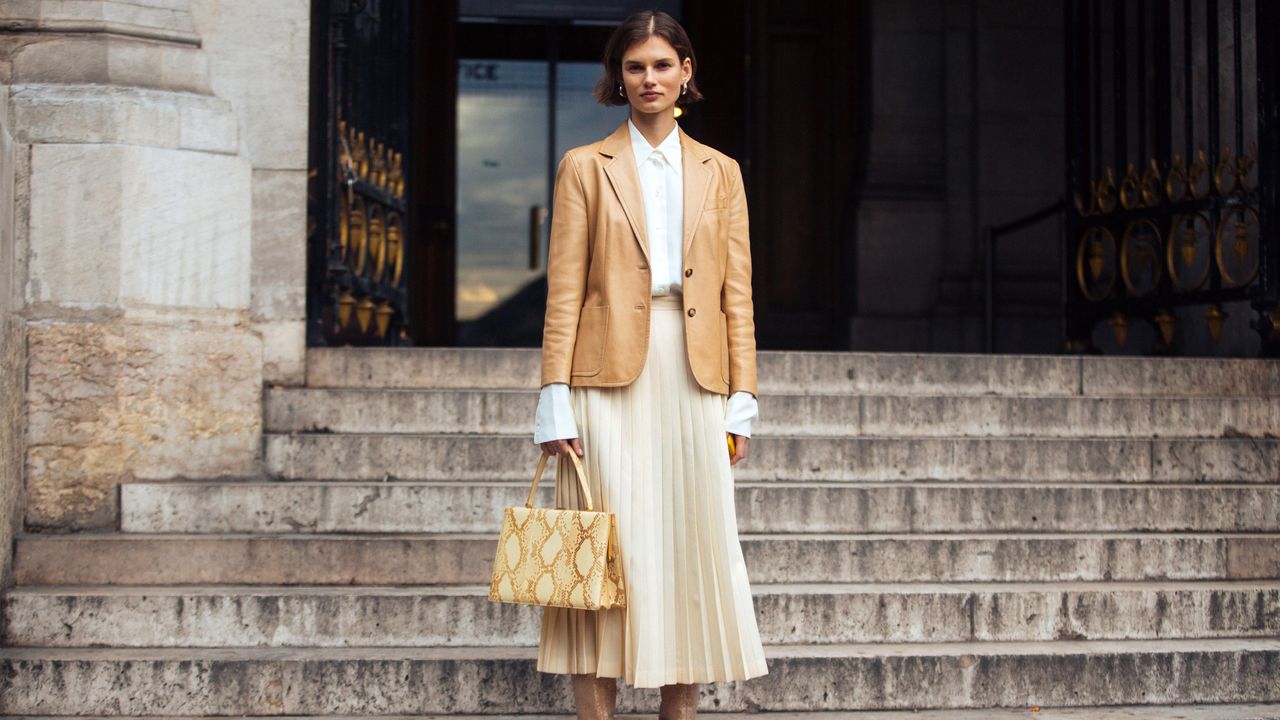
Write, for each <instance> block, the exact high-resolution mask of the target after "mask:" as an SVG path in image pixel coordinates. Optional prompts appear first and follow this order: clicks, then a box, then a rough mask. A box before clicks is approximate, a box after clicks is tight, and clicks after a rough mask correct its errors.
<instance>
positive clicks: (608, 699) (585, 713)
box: [573, 673, 618, 720]
mask: <svg viewBox="0 0 1280 720" xmlns="http://www.w3.org/2000/svg"><path fill="white" fill-rule="evenodd" d="M617 701H618V679H617V678H611V677H596V676H595V674H594V673H583V674H578V673H574V675H573V702H574V705H575V706H576V709H577V711H578V720H613V712H614V708H615V706H616V705H617Z"/></svg>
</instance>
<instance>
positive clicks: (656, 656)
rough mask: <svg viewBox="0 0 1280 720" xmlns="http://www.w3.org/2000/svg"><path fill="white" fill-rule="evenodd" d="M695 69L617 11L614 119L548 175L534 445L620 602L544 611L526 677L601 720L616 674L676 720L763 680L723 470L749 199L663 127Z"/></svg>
mask: <svg viewBox="0 0 1280 720" xmlns="http://www.w3.org/2000/svg"><path fill="white" fill-rule="evenodd" d="M695 67H696V66H695V61H694V54H693V49H692V47H691V46H690V43H689V39H688V36H687V35H686V34H685V31H684V29H683V28H682V27H680V25H679V23H677V22H676V21H675V20H674V19H672V18H671V17H670V16H669V15H667V14H665V13H662V12H657V11H645V12H640V13H637V14H635V15H633V16H631V17H629V18H627V20H625V21H624V22H623V23H622V24H621V25H619V26H618V28H617V29H616V30H615V31H614V33H613V35H612V37H611V38H610V40H609V42H608V44H607V46H606V48H605V53H604V77H603V78H602V79H601V81H600V83H599V85H598V86H597V87H596V91H595V95H596V97H597V99H599V100H600V101H601V102H602V103H604V104H606V105H630V107H631V113H630V117H629V118H628V120H627V121H626V122H625V123H623V124H622V125H620V126H619V127H618V128H617V129H616V130H615V131H614V132H613V133H612V134H610V135H609V136H608V137H606V138H605V139H603V140H601V141H599V142H595V143H592V144H590V145H584V146H581V147H577V148H574V149H572V150H570V151H569V152H568V153H566V154H565V156H564V157H563V158H562V159H561V160H560V166H559V169H558V171H557V173H556V185H555V197H554V202H553V212H552V224H551V242H550V253H549V260H548V266H547V311H546V321H545V327H544V330H543V341H542V392H541V395H540V397H539V402H538V409H537V415H536V419H535V431H534V441H535V442H536V443H538V444H540V445H541V446H542V450H543V452H544V453H560V454H563V453H568V452H574V453H577V454H578V455H579V456H581V457H582V458H583V462H584V466H585V469H586V471H587V479H588V485H589V487H590V489H591V493H592V495H593V497H595V498H598V500H597V506H598V507H597V508H596V509H598V510H605V511H608V512H612V513H615V514H616V515H617V518H618V533H619V554H620V556H621V560H622V568H623V577H624V582H625V584H626V593H627V607H626V608H619V609H612V610H601V611H586V610H572V609H567V608H546V609H545V610H544V613H543V623H542V633H541V638H540V641H539V651H538V664H537V667H538V670H540V671H543V672H553V673H572V674H573V687H574V696H575V699H576V702H577V706H578V716H579V717H611V716H612V714H613V706H614V699H615V697H616V692H617V682H616V678H618V677H622V678H625V680H626V681H627V682H628V683H630V684H632V685H633V686H636V687H661V688H662V690H661V696H662V706H661V709H660V711H659V717H662V718H677V717H680V718H684V717H693V716H694V714H695V708H696V705H697V701H698V684H699V683H706V682H718V681H729V680H745V679H748V678H751V677H756V676H758V675H763V674H765V673H766V672H768V669H767V668H766V665H765V659H764V649H763V647H762V646H761V643H760V636H759V631H758V629H757V626H756V619H755V613H754V609H753V607H752V602H751V589H750V585H749V582H748V578H747V569H746V564H745V563H744V562H743V557H742V549H741V546H740V544H739V539H738V531H737V524H736V523H737V516H736V513H735V508H734V496H733V489H734V488H733V484H734V481H733V472H732V470H731V469H730V465H732V464H737V463H738V462H739V461H740V460H742V459H743V458H745V457H746V456H747V448H748V444H749V439H748V438H749V436H750V434H751V422H752V420H753V419H754V418H755V417H756V415H757V408H756V397H755V396H756V358H755V321H754V319H753V311H752V302H751V248H750V243H749V239H748V233H747V206H746V195H745V193H744V190H743V184H742V174H741V171H740V169H739V167H738V164H737V163H736V162H735V161H734V160H733V159H732V158H729V157H728V156H726V155H724V154H723V153H720V152H718V151H716V150H713V149H711V148H709V147H707V146H705V145H703V144H701V143H699V142H697V141H695V140H693V139H692V138H690V137H689V136H688V135H686V134H685V133H684V132H683V131H681V130H680V129H679V127H678V126H677V124H676V120H675V116H674V112H673V108H674V106H675V105H676V104H680V105H684V104H687V103H690V102H694V101H696V100H698V99H699V98H701V97H702V95H701V93H700V92H699V91H698V88H697V84H696V82H695V80H694V69H695ZM726 396H730V397H726ZM729 436H732V438H733V440H734V442H735V445H736V452H734V454H733V456H732V457H730V455H729V447H728V442H727V441H728V437H729ZM556 474H557V477H556V501H557V504H558V505H561V506H563V507H574V508H579V507H581V505H580V502H581V501H580V498H579V492H578V488H577V485H576V482H575V480H574V477H575V475H574V469H573V465H572V463H568V462H564V463H557V473H556Z"/></svg>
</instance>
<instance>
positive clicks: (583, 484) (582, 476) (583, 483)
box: [524, 450, 595, 512]
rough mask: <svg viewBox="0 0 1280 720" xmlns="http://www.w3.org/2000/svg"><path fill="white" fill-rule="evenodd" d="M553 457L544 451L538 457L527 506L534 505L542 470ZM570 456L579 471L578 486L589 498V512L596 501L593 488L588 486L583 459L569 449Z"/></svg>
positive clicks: (525, 503)
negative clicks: (583, 468) (594, 500)
mask: <svg viewBox="0 0 1280 720" xmlns="http://www.w3.org/2000/svg"><path fill="white" fill-rule="evenodd" d="M549 457H551V456H550V455H548V454H547V453H542V456H541V457H539V458H538V469H537V470H534V471H533V485H532V486H531V487H530V488H529V498H528V499H527V500H525V501H524V506H525V507H527V508H532V507H533V497H534V495H535V494H536V493H537V492H538V481H539V480H541V479H542V471H543V469H544V468H546V467H547V458H549ZM560 457H561V456H560V455H557V456H556V466H557V467H559V466H560ZM569 457H571V458H573V466H574V469H575V471H576V472H577V473H578V487H580V488H582V494H583V495H584V496H585V497H586V498H587V512H591V510H592V508H593V507H594V505H595V503H593V502H591V489H590V488H588V487H587V474H586V473H585V472H584V471H583V470H582V461H581V460H579V459H578V454H577V453H575V452H573V451H572V450H570V451H569Z"/></svg>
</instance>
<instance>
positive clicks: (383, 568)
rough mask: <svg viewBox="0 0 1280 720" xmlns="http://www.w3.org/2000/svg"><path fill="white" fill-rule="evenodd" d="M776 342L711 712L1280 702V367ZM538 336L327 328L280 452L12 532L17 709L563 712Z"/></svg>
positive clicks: (706, 697) (125, 493) (1174, 708)
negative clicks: (760, 649) (538, 569)
mask: <svg viewBox="0 0 1280 720" xmlns="http://www.w3.org/2000/svg"><path fill="white" fill-rule="evenodd" d="M759 366H760V384H761V400H760V404H761V419H760V420H759V421H758V423H757V426H756V433H755V435H756V438H755V439H754V441H753V442H752V446H751V457H750V459H749V460H748V461H747V462H745V463H743V464H740V465H739V466H737V468H735V474H736V478H737V510H738V518H739V527H740V530H741V532H742V534H743V535H742V538H743V548H744V551H745V554H746V559H747V564H748V568H749V571H750V575H751V580H752V584H753V590H754V592H755V598H756V611H757V616H758V619H759V624H760V629H761V633H762V635H763V638H764V641H765V643H766V644H767V646H768V647H767V648H766V650H767V654H768V657H769V667H770V673H769V674H768V675H766V676H764V677H762V678H758V679H754V680H751V681H749V682H746V683H737V684H733V683H730V684H723V685H706V686H703V695H702V700H701V709H702V710H703V711H706V712H710V711H720V712H721V713H723V715H722V716H723V717H726V718H729V717H736V716H739V715H741V714H751V713H760V712H774V713H792V714H794V715H793V716H794V717H808V716H810V715H812V716H814V717H820V718H825V719H828V720H835V719H836V718H843V717H861V718H883V719H884V720H889V719H891V718H894V719H896V718H908V717H910V718H938V719H942V718H947V719H951V720H978V719H979V718H981V719H983V720H1005V719H1006V718H1009V719H1011V718H1024V717H1036V718H1042V719H1044V718H1064V719H1066V718H1089V719H1091V720H1093V719H1098V718H1102V719H1112V718H1115V719H1118V718H1136V719H1146V718H1151V719H1153V720H1154V719H1155V718H1160V719H1162V720H1163V719H1167V718H1188V719H1190V720H1210V719H1212V720H1246V719H1262V718H1272V719H1274V718H1280V439H1278V438H1280V363H1277V362H1270V361H1250V360H1167V359H1125V358H1106V359H1104V358H1084V359H1081V358H1063V357H1012V356H990V357H988V356H915V355H865V354H847V353H770V352H762V353H761V354H760V358H759ZM537 367H538V355H537V352H536V351H533V350H464V349H438V350H412V351H409V350H313V351H311V352H310V353H309V354H308V385H307V387H305V388H270V389H268V390H266V392H265V394H264V407H263V412H264V418H265V427H266V430H267V435H266V437H265V439H264V467H265V473H264V476H263V477H262V478H260V479H254V480H241V481H207V482H166V483H160V482H156V483H134V484H129V485H126V486H124V487H123V488H122V490H121V494H120V510H121V513H120V516H121V527H120V531H119V532H109V533H82V534H70V535H24V536H20V537H19V538H18V541H17V549H16V558H15V574H16V578H17V582H18V586H17V587H16V588H14V589H12V590H11V591H10V592H8V593H6V594H5V595H4V596H3V598H0V600H2V603H3V626H2V628H0V632H2V636H0V639H2V640H3V644H4V645H5V647H4V648H0V679H2V681H3V682H2V683H0V712H3V713H5V714H11V715H28V716H70V715H96V716H143V715H152V716H156V715H158V716H172V717H180V716H213V715H250V716H262V715H293V716H374V715H427V716H432V715H438V716H455V717H456V716H465V715H520V716H524V717H538V716H546V715H556V716H563V715H564V714H565V713H568V712H570V710H571V707H572V703H571V700H570V698H571V693H570V691H569V683H568V681H567V678H564V677H563V676H551V675H546V674H541V673H538V672H536V671H535V670H534V661H533V657H534V655H535V650H534V646H535V645H536V643H537V635H538V627H539V619H540V610H538V609H537V608H530V607H521V606H509V605H499V604H494V603H490V602H489V601H488V600H487V598H486V593H487V578H488V573H489V569H490V566H491V563H492V560H493V551H494V543H495V540H496V531H497V527H498V518H499V513H500V511H501V508H503V507H504V506H506V505H510V504H517V503H519V502H522V500H523V497H524V494H525V492H527V488H528V482H529V480H530V477H531V475H532V471H533V467H534V464H535V462H536V459H537V449H536V448H535V447H534V445H533V444H532V439H531V425H532V415H533V408H534V405H535V403H536V376H537ZM542 493H543V494H542V501H543V503H544V504H551V501H552V489H551V488H550V487H549V486H548V487H544V489H543V491H542ZM428 517H435V518H436V519H435V520H431V521H428V520H427V518H428ZM619 700H620V702H619V706H620V710H622V711H624V712H649V713H652V711H653V710H654V709H655V708H656V706H657V692H656V691H655V690H643V691H635V690H632V689H630V688H624V689H623V690H622V692H621V693H620V698H619ZM1034 706H1042V707H1043V708H1044V709H1043V710H1035V709H1033V707H1034ZM1050 708H1052V710H1051V709H1050ZM1063 708H1065V709H1063ZM1071 708H1075V709H1071ZM918 709H925V710H927V711H926V712H912V711H913V710H918ZM851 711H870V712H867V713H865V714H864V713H862V712H857V713H854V714H850V712H851Z"/></svg>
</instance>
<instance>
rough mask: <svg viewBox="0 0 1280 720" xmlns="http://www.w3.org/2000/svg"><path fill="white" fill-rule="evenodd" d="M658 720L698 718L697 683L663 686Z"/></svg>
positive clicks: (691, 719) (690, 719)
mask: <svg viewBox="0 0 1280 720" xmlns="http://www.w3.org/2000/svg"><path fill="white" fill-rule="evenodd" d="M661 692H662V704H661V705H660V706H659V707H658V720H693V718H695V717H697V716H698V685H697V683H689V684H676V685H663V686H662V688H661Z"/></svg>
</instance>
